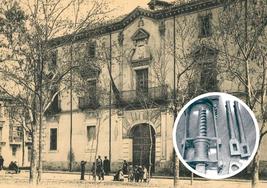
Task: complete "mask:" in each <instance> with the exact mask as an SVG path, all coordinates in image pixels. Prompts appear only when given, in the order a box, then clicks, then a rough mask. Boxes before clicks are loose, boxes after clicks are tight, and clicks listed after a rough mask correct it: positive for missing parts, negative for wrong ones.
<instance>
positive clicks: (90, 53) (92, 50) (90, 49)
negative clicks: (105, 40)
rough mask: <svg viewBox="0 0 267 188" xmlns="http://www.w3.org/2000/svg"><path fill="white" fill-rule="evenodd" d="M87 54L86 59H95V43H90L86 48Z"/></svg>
mask: <svg viewBox="0 0 267 188" xmlns="http://www.w3.org/2000/svg"><path fill="white" fill-rule="evenodd" d="M87 50H88V51H87V52H88V57H90V58H95V57H96V43H95V42H90V43H89V44H88V46H87Z"/></svg>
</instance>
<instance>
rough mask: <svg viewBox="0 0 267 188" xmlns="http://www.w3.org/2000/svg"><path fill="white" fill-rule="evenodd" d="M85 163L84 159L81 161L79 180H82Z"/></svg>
mask: <svg viewBox="0 0 267 188" xmlns="http://www.w3.org/2000/svg"><path fill="white" fill-rule="evenodd" d="M85 164H86V161H81V179H80V180H84V174H85Z"/></svg>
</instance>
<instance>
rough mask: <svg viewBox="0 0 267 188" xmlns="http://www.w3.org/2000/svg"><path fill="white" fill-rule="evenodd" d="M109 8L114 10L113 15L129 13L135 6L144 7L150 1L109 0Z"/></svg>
mask: <svg viewBox="0 0 267 188" xmlns="http://www.w3.org/2000/svg"><path fill="white" fill-rule="evenodd" d="M109 1H110V7H111V8H114V9H115V10H114V15H122V14H126V13H129V12H131V11H132V10H133V9H134V8H136V7H137V6H141V7H146V5H147V3H148V2H149V1H150V0H109Z"/></svg>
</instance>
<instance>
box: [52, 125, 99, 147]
mask: <svg viewBox="0 0 267 188" xmlns="http://www.w3.org/2000/svg"><path fill="white" fill-rule="evenodd" d="M86 138H87V142H92V141H93V140H95V138H96V127H95V126H94V125H90V126H87V127H86ZM57 141H58V129H57V128H51V129H50V147H49V150H50V151H56V150H57V149H58V142H57Z"/></svg>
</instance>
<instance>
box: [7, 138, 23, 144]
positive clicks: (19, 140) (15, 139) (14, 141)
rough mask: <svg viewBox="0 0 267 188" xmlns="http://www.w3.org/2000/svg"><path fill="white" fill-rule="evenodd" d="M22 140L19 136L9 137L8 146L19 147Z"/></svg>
mask: <svg viewBox="0 0 267 188" xmlns="http://www.w3.org/2000/svg"><path fill="white" fill-rule="evenodd" d="M21 142H22V138H21V137H20V136H9V143H10V145H21Z"/></svg>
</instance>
